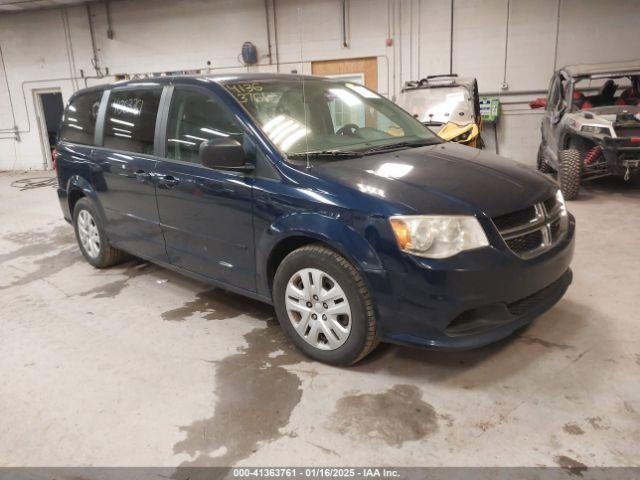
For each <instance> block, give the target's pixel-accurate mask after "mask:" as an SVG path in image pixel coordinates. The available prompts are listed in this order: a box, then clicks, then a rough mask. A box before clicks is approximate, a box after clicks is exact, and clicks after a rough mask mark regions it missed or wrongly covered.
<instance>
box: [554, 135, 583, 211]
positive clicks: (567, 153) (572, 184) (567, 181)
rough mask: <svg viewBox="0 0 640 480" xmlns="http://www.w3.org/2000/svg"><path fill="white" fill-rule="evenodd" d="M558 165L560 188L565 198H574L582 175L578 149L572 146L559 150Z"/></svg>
mask: <svg viewBox="0 0 640 480" xmlns="http://www.w3.org/2000/svg"><path fill="white" fill-rule="evenodd" d="M559 167H560V168H559V169H558V180H559V181H560V190H562V194H563V195H564V197H565V199H566V200H575V199H576V198H577V197H578V193H579V192H580V180H581V175H582V165H581V158H580V151H579V150H577V149H572V148H570V149H567V150H561V151H560V166H559Z"/></svg>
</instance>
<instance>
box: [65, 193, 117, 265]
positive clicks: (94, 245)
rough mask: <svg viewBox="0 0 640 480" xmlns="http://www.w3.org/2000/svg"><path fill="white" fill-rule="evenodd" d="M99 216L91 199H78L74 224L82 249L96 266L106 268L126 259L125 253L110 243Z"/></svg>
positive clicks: (74, 211) (86, 257)
mask: <svg viewBox="0 0 640 480" xmlns="http://www.w3.org/2000/svg"><path fill="white" fill-rule="evenodd" d="M98 218H99V217H98V215H96V211H95V207H94V206H93V204H92V203H91V201H90V200H89V199H87V198H81V199H80V200H78V202H77V203H76V205H75V207H74V209H73V226H74V229H75V231H76V240H77V241H78V246H79V247H80V251H81V252H82V255H83V256H84V258H85V259H86V260H87V262H89V263H90V264H91V265H93V266H94V267H97V268H106V267H110V266H112V265H115V264H117V263H120V262H121V261H122V260H124V258H125V253H124V252H123V251H121V250H118V249H116V248H113V247H112V246H111V245H110V244H109V240H108V239H107V236H106V235H105V233H104V230H103V228H102V226H101V225H100V222H99V220H98Z"/></svg>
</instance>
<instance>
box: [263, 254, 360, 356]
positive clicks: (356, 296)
mask: <svg viewBox="0 0 640 480" xmlns="http://www.w3.org/2000/svg"><path fill="white" fill-rule="evenodd" d="M335 255H338V254H337V253H335V252H333V251H331V250H329V249H325V248H323V249H321V250H319V251H318V250H313V251H309V250H306V249H301V250H296V251H294V252H292V253H290V254H289V255H288V256H287V257H286V258H285V259H284V260H283V261H282V263H281V264H280V266H279V267H278V270H277V272H276V275H275V278H274V283H273V303H274V307H275V310H276V315H277V317H278V321H279V322H280V325H281V326H282V328H283V329H284V331H285V332H286V333H287V336H288V337H289V338H290V339H291V341H292V342H293V343H294V344H295V345H296V346H297V347H298V349H300V350H301V351H302V352H303V353H304V354H305V355H307V356H308V357H310V358H312V359H314V360H318V361H320V362H323V363H328V364H331V365H349V364H351V363H353V362H354V361H355V360H356V359H358V357H359V356H360V355H361V354H362V352H363V350H364V349H365V348H366V347H367V331H368V318H367V308H366V305H365V301H364V298H362V295H361V294H360V292H359V290H358V288H357V286H356V285H357V281H358V278H354V275H353V272H350V271H349V269H347V268H345V267H344V266H343V265H341V264H340V263H339V262H338V260H337V259H336V258H335ZM345 261H346V260H345ZM304 268H317V269H319V270H322V271H323V272H325V273H327V274H328V275H330V276H331V277H333V278H334V279H335V280H336V281H337V282H338V283H339V284H340V287H342V290H343V291H344V292H345V294H346V295H347V300H348V301H349V306H350V307H351V332H350V333H349V337H348V339H347V341H346V342H345V343H344V344H343V345H341V346H340V347H338V348H337V349H335V350H320V349H318V348H315V347H313V346H312V345H309V344H308V343H307V342H306V341H305V340H304V339H302V338H301V337H300V335H298V333H297V332H296V330H295V328H294V327H293V325H292V324H291V321H290V320H289V315H288V314H287V311H286V307H285V292H286V288H287V283H288V282H289V279H290V278H291V277H292V276H293V274H294V273H296V272H297V271H299V270H302V269H304ZM354 270H355V269H354ZM356 274H357V272H356ZM357 275H359V274H357Z"/></svg>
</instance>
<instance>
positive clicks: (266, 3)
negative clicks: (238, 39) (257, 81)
mask: <svg viewBox="0 0 640 480" xmlns="http://www.w3.org/2000/svg"><path fill="white" fill-rule="evenodd" d="M264 18H265V20H266V21H267V50H268V52H269V53H267V56H268V57H269V65H273V57H272V56H271V22H270V21H269V0H264Z"/></svg>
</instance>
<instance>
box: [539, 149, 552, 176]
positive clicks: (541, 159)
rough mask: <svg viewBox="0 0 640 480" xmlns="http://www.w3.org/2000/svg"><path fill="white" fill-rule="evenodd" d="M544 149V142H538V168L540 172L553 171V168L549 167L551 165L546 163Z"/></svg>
mask: <svg viewBox="0 0 640 480" xmlns="http://www.w3.org/2000/svg"><path fill="white" fill-rule="evenodd" d="M544 149H545V144H544V142H542V143H540V147H538V159H537V165H538V170H539V171H540V172H542V173H553V168H551V166H550V165H549V164H548V163H547V159H546V155H545V153H544Z"/></svg>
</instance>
